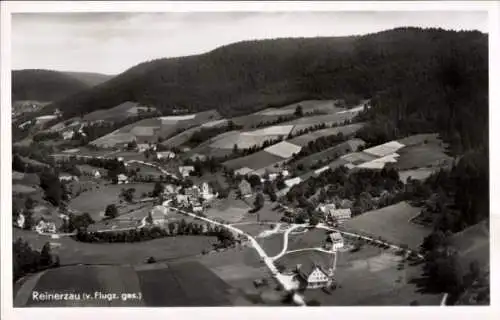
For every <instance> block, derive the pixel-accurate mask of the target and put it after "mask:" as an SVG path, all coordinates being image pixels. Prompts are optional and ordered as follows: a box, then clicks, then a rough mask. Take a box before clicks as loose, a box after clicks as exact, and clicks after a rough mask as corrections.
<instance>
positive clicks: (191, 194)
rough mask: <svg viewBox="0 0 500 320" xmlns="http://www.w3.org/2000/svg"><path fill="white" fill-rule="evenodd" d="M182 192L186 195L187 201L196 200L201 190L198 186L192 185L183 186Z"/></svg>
mask: <svg viewBox="0 0 500 320" xmlns="http://www.w3.org/2000/svg"><path fill="white" fill-rule="evenodd" d="M184 193H185V194H186V196H188V198H189V201H191V202H192V201H195V200H198V199H199V198H200V197H201V191H200V188H199V187H198V186H193V187H191V188H185V189H184Z"/></svg>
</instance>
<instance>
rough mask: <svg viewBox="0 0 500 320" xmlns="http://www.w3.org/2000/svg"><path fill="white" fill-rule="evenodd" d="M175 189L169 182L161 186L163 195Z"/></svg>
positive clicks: (173, 191) (171, 192)
mask: <svg viewBox="0 0 500 320" xmlns="http://www.w3.org/2000/svg"><path fill="white" fill-rule="evenodd" d="M175 191H176V189H175V186H173V185H171V184H167V185H165V187H164V188H163V194H164V195H169V194H173V193H175Z"/></svg>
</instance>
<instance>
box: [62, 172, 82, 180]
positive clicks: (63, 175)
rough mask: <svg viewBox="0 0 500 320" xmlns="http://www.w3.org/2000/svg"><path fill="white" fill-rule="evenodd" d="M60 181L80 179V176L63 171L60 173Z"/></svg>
mask: <svg viewBox="0 0 500 320" xmlns="http://www.w3.org/2000/svg"><path fill="white" fill-rule="evenodd" d="M59 181H78V177H76V176H73V175H70V174H65V173H63V174H61V175H59Z"/></svg>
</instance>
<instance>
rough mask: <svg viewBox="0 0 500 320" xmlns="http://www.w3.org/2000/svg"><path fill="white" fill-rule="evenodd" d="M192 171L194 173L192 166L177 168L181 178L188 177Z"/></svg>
mask: <svg viewBox="0 0 500 320" xmlns="http://www.w3.org/2000/svg"><path fill="white" fill-rule="evenodd" d="M193 171H194V167H193V166H181V167H179V172H180V174H181V175H182V177H183V178H186V177H189V175H190V174H191V172H193Z"/></svg>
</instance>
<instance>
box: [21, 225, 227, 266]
mask: <svg viewBox="0 0 500 320" xmlns="http://www.w3.org/2000/svg"><path fill="white" fill-rule="evenodd" d="M18 237H21V238H23V239H24V240H26V241H28V242H29V243H30V245H31V246H32V247H34V248H36V249H37V250H40V249H41V248H42V247H43V245H44V244H45V243H46V242H52V243H59V244H60V246H59V247H56V248H54V249H52V251H53V253H55V254H57V255H59V258H60V259H61V265H69V264H78V263H82V264H140V263H144V262H145V261H146V259H148V258H149V257H154V258H155V259H156V260H157V261H163V260H173V259H177V258H182V257H190V256H194V255H198V254H200V253H201V252H202V250H204V249H211V248H212V244H213V243H215V242H216V241H217V239H216V238H215V237H206V236H177V237H166V238H161V239H155V240H150V241H143V242H133V243H84V242H78V241H75V240H73V239H71V238H68V237H61V238H60V239H50V237H47V236H42V235H39V234H37V233H35V232H32V231H25V230H20V229H17V228H15V229H13V239H17V238H18Z"/></svg>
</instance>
